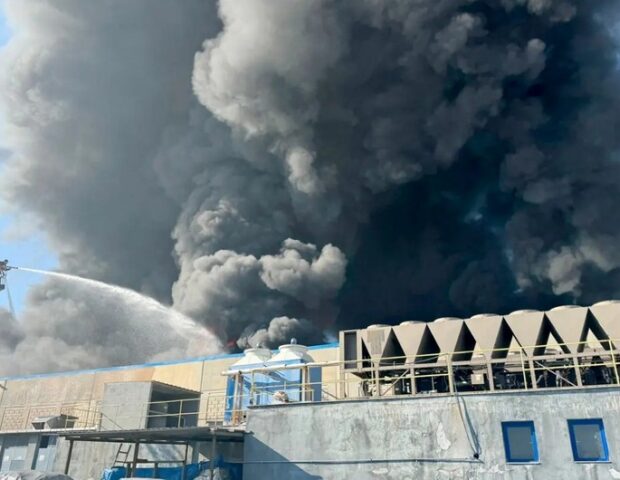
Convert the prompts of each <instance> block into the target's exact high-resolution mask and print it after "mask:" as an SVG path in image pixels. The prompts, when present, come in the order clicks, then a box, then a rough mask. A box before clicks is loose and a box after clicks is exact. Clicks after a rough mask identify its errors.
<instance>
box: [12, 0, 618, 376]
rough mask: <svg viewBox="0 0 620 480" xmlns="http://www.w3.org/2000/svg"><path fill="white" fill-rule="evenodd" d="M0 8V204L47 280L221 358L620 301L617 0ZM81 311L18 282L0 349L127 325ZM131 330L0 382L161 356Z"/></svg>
mask: <svg viewBox="0 0 620 480" xmlns="http://www.w3.org/2000/svg"><path fill="white" fill-rule="evenodd" d="M6 8H7V15H8V19H9V22H10V25H11V27H12V29H13V31H14V36H13V38H12V39H11V40H10V42H9V44H8V45H7V46H6V47H5V48H3V50H2V51H1V52H0V87H1V88H0V92H1V93H0V108H1V110H2V112H3V116H4V126H3V137H2V138H3V144H4V145H3V147H4V148H6V149H8V150H9V151H10V152H11V154H10V156H9V158H8V160H6V161H5V164H4V170H3V173H2V179H1V180H0V181H1V182H2V189H1V190H0V192H1V194H2V196H3V199H4V201H5V202H6V204H7V205H9V206H10V208H11V209H14V210H15V211H17V212H20V211H22V212H27V213H28V214H33V215H35V217H36V218H37V219H38V221H39V222H40V228H41V229H42V230H44V231H45V232H46V234H47V236H48V238H49V241H50V245H51V246H52V248H53V249H54V250H55V251H56V252H57V253H58V255H59V258H60V267H61V270H64V271H68V272H71V273H77V274H81V275H85V276H90V277H93V278H97V279H100V280H103V281H108V282H113V283H117V284H119V285H123V286H126V287H129V288H133V289H136V290H139V291H142V292H145V293H148V294H150V295H153V296H155V297H156V298H158V299H159V300H161V301H164V302H172V304H173V306H174V308H176V309H178V310H179V311H181V312H183V313H185V314H187V315H190V316H191V317H192V318H194V319H195V320H196V321H197V322H198V323H200V324H201V325H202V326H204V327H205V328H206V329H208V330H209V331H211V332H213V333H214V334H216V335H217V336H218V337H219V339H220V340H221V341H222V342H223V343H224V344H228V345H229V346H231V347H233V348H234V347H236V346H240V347H243V346H247V345H249V344H250V345H252V344H256V343H257V342H260V343H262V344H264V345H267V346H274V345H277V344H278V343H281V342H284V341H287V340H288V339H289V338H290V337H296V338H298V340H299V341H300V342H319V341H322V340H323V339H324V338H325V337H326V336H329V335H331V334H333V333H334V332H335V331H337V330H338V329H339V328H349V327H358V326H364V325H365V324H367V323H378V322H397V321H401V320H405V319H411V318H416V319H428V320H430V319H432V318H433V317H436V316H443V315H455V316H466V315H471V314H474V313H479V312H481V311H495V312H497V313H505V312H508V311H511V310H514V309H516V308H523V307H530V308H532V307H533V308H541V309H542V308H547V307H550V306H553V305H556V304H559V303H573V302H582V303H590V302H593V301H597V300H601V299H605V298H606V297H613V296H617V295H618V294H619V293H620V254H619V253H618V251H617V249H616V248H615V245H616V244H617V243H618V241H619V240H620V222H619V221H618V220H619V219H618V218H617V217H618V215H619V214H618V213H617V212H618V208H617V206H618V204H619V201H620V187H619V186H618V182H617V181H616V179H617V178H618V175H619V174H620V163H619V162H618V150H619V147H620V136H618V135H617V132H618V131H620V121H619V120H620V113H619V112H620V108H619V107H620V93H619V92H620V88H619V87H620V81H619V80H620V77H619V75H620V72H619V70H618V52H619V50H618V27H617V25H618V24H619V23H618V14H619V13H620V6H619V5H618V3H617V1H615V0H601V1H597V2H592V1H586V0H545V1H540V0H418V1H413V0H386V1H382V2H377V1H375V0H340V1H335V0H314V1H307V0H287V1H274V0H219V1H217V2H216V1H211V2H205V1H198V0H195V1H194V0H187V1H184V2H163V1H162V2H153V1H146V0H136V1H133V2H129V3H128V2H121V1H120V0H108V1H100V2H96V3H91V2H83V1H79V0H61V1H53V2H52V1H45V0H40V1H36V2H19V1H8V2H7V4H6ZM145 12H148V14H145ZM92 297H93V296H92V295H90V296H89V295H88V294H87V293H86V292H80V293H79V295H78V293H76V292H69V291H67V289H66V288H64V289H63V288H62V286H59V284H58V283H57V282H56V281H50V282H47V283H45V284H43V285H41V286H39V287H37V289H36V291H35V292H33V294H32V295H31V296H30V300H29V304H28V307H27V309H26V313H25V314H24V319H22V320H21V325H22V326H21V327H20V328H16V327H15V326H14V325H11V324H10V323H8V321H6V320H2V323H1V324H0V325H1V328H2V329H3V331H4V330H5V329H7V330H9V331H14V332H15V333H14V334H13V335H8V336H7V337H6V338H8V339H10V340H7V339H3V340H2V342H3V343H2V344H0V346H1V348H2V349H9V350H11V351H16V349H19V348H26V346H28V345H36V344H40V342H43V341H48V342H50V343H51V342H55V343H56V344H58V343H62V342H64V344H66V345H72V346H73V345H81V344H83V345H87V346H88V345H91V343H92V342H95V340H93V339H92V338H88V337H89V336H90V335H93V333H95V334H96V335H97V337H96V338H97V341H98V342H100V344H101V345H106V341H103V339H105V338H108V337H113V336H114V335H116V332H119V331H123V329H124V328H130V329H133V330H139V329H141V328H143V327H144V324H143V323H141V321H140V320H136V319H134V315H135V314H134V313H129V312H124V313H118V314H117V315H116V317H115V318H114V319H112V317H113V316H114V315H113V314H111V313H110V312H113V311H114V309H113V308H111V307H110V306H109V305H108V304H107V303H106V302H104V301H99V300H98V299H96V298H92ZM75 303H79V304H80V305H83V306H84V308H85V309H87V310H88V312H89V315H85V314H84V311H83V310H81V309H80V308H76V307H75ZM112 303H113V302H112ZM50 315H53V316H54V318H55V319H56V320H55V322H59V323H61V324H62V325H63V326H64V327H62V328H61V327H60V324H59V325H58V326H55V327H54V328H52V329H51V330H50V329H49V328H48V326H49V325H47V324H46V322H48V319H49V318H50ZM50 325H56V324H54V323H52V324H50ZM70 325H81V326H80V327H76V328H75V329H74V330H73V329H70V328H68V326H70ZM65 327H67V328H65ZM67 329H68V330H70V331H67ZM149 335H151V336H152V338H149V339H148V341H145V342H144V346H140V345H137V344H131V343H128V342H124V341H122V340H121V341H120V342H119V343H117V344H115V345H117V347H118V349H119V350H122V349H123V348H125V349H128V350H131V351H132V353H131V356H129V357H128V356H124V355H123V354H122V353H118V352H114V353H113V354H108V353H106V352H105V349H103V348H102V349H101V353H100V354H99V355H97V356H93V357H91V358H77V357H78V356H79V355H80V353H79V352H80V350H79V349H77V350H76V351H72V353H70V354H69V353H67V354H64V355H60V354H59V355H60V356H61V357H63V358H65V359H66V358H68V357H67V355H75V356H76V358H70V362H69V361H64V360H63V362H65V363H59V364H58V365H45V364H37V363H36V361H33V363H32V364H31V365H28V366H27V367H20V368H18V367H17V366H13V367H8V368H7V369H8V370H20V371H21V370H32V371H34V370H41V369H44V368H65V367H66V366H67V364H69V363H71V364H72V366H75V365H78V364H79V365H91V364H94V363H95V362H96V363H97V364H99V365H103V364H110V363H115V362H124V361H133V360H134V359H136V358H137V357H141V358H149V357H152V356H156V355H164V356H165V355H172V356H175V355H182V354H183V353H184V352H185V350H184V349H185V348H186V347H185V346H183V345H180V346H179V345H177V344H176V343H175V344H174V345H171V344H170V342H167V341H164V340H163V339H159V340H158V337H160V336H163V335H161V334H160V335H158V336H156V335H155V334H149ZM215 343H217V342H215ZM110 345H111V344H110ZM204 349H205V350H204V351H211V350H213V349H214V347H213V346H211V347H209V346H204ZM60 350H65V349H64V347H63V348H62V349H60ZM71 350H72V349H71ZM2 351H4V350H2ZM166 352H168V353H166ZM171 352H172V353H171ZM199 353H200V352H199ZM15 358H17V357H15ZM89 362H91V363H89Z"/></svg>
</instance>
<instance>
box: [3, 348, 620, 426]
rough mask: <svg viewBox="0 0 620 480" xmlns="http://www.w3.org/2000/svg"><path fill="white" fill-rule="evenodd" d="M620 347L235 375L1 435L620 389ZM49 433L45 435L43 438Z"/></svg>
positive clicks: (66, 406)
mask: <svg viewBox="0 0 620 480" xmlns="http://www.w3.org/2000/svg"><path fill="white" fill-rule="evenodd" d="M615 345H620V342H617V341H614V340H607V341H601V343H600V346H598V347H593V346H592V344H591V342H578V343H574V344H559V343H558V344H553V345H551V346H550V345H534V346H531V347H530V346H519V347H518V348H510V349H509V348H501V349H493V350H487V351H484V350H469V351H455V352H449V353H441V354H440V353H432V354H423V355H414V356H397V357H381V358H379V357H376V358H361V359H354V360H351V359H347V360H338V361H330V362H320V363H318V362H317V363H309V364H292V365H274V366H265V367H260V368H251V369H241V370H229V371H226V372H223V374H224V375H226V376H228V377H229V379H230V381H232V382H233V383H234V389H232V390H230V389H229V393H226V392H225V391H222V390H218V391H212V390H206V391H203V392H201V393H200V397H199V398H189V399H188V398H183V399H177V400H165V401H153V402H148V403H136V402H125V403H119V404H117V405H105V406H102V405H101V403H100V402H99V401H91V402H88V401H84V402H73V403H49V404H37V405H29V406H6V407H1V406H0V431H2V432H8V431H26V430H29V431H33V430H36V428H35V427H34V425H33V423H36V422H37V421H39V422H40V421H41V420H42V419H45V418H46V417H56V419H55V422H56V423H54V427H53V428H51V429H52V430H67V429H78V430H85V429H94V430H127V429H142V428H145V429H148V428H186V427H193V426H221V425H229V426H241V425H243V424H244V423H245V421H246V419H247V415H248V410H251V408H261V407H263V406H266V405H273V404H276V403H277V404H289V405H292V404H300V403H309V402H333V401H350V400H375V399H385V398H409V397H429V396H433V395H468V394H475V393H488V394H501V393H510V392H527V391H551V390H559V389H563V390H570V389H575V390H577V389H583V388H602V387H612V386H620V376H619V366H618V363H619V358H620V350H618V348H616V347H615ZM532 352H539V353H540V354H539V355H532ZM571 352H576V353H571ZM528 353H529V354H528ZM313 369H320V371H321V380H320V381H311V379H314V378H317V376H316V375H313V374H312V373H316V372H311V370H313ZM287 371H297V373H300V374H299V375H294V377H295V378H297V379H301V380H297V381H291V380H289V379H288V378H289V377H291V376H290V375H287ZM231 391H232V393H230V392H231ZM58 422H60V423H58ZM62 422H64V423H62ZM47 429H49V428H47V427H43V430H42V432H44V431H45V430H47Z"/></svg>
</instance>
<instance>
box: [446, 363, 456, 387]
mask: <svg viewBox="0 0 620 480" xmlns="http://www.w3.org/2000/svg"><path fill="white" fill-rule="evenodd" d="M446 365H447V366H448V388H449V390H450V393H454V378H452V359H451V358H450V355H448V356H447V357H446Z"/></svg>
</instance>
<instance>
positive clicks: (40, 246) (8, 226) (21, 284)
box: [0, 0, 56, 316]
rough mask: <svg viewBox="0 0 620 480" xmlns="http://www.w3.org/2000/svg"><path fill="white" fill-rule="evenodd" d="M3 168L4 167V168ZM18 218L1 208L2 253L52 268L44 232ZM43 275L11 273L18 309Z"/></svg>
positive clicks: (2, 25) (16, 261)
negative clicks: (37, 230)
mask: <svg viewBox="0 0 620 480" xmlns="http://www.w3.org/2000/svg"><path fill="white" fill-rule="evenodd" d="M3 4H4V2H3V1H1V0H0V48H2V46H4V45H5V44H6V43H7V42H8V40H9V39H10V37H11V32H10V29H9V27H8V25H7V24H6V21H5V17H4V14H3ZM2 127H3V120H2V118H1V117H0V149H1V148H2V144H3V141H2ZM8 155H10V152H8V151H6V150H0V169H1V168H2V160H3V159H4V158H6V157H7V156H8ZM0 171H1V170H0ZM17 220H18V219H16V218H15V217H13V216H12V215H10V214H8V213H5V212H3V211H2V210H0V257H1V260H4V259H5V258H6V259H8V260H9V261H10V263H11V264H12V265H16V266H20V265H21V266H24V267H32V268H38V269H44V270H45V269H51V268H54V266H55V265H56V259H55V258H54V255H53V254H52V252H50V250H49V249H48V248H47V246H46V243H45V239H44V237H43V235H42V234H40V233H38V232H36V231H35V230H29V229H26V230H25V231H24V228H23V227H22V225H21V223H20V228H17V225H18V221H17ZM40 281H41V278H40V275H36V274H32V273H27V272H14V273H11V274H10V277H9V279H8V286H9V290H10V293H11V297H12V299H13V305H14V307H15V310H16V313H17V315H18V316H19V312H20V311H21V310H22V308H23V305H24V302H25V298H26V294H27V292H28V289H29V288H30V287H31V286H33V285H35V284H37V283H40ZM2 307H5V308H8V307H9V299H8V296H7V293H6V292H2V293H0V308H2Z"/></svg>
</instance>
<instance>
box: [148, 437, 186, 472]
mask: <svg viewBox="0 0 620 480" xmlns="http://www.w3.org/2000/svg"><path fill="white" fill-rule="evenodd" d="M188 449H189V442H188V443H186V444H185V455H183V471H182V472H181V480H185V476H186V475H187V451H188ZM155 476H157V475H155Z"/></svg>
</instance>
